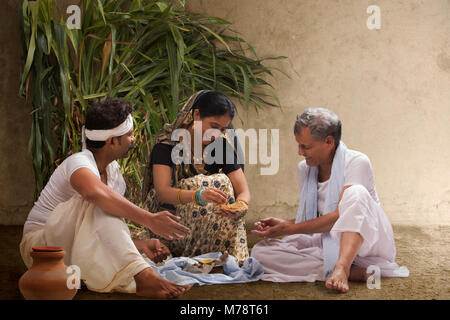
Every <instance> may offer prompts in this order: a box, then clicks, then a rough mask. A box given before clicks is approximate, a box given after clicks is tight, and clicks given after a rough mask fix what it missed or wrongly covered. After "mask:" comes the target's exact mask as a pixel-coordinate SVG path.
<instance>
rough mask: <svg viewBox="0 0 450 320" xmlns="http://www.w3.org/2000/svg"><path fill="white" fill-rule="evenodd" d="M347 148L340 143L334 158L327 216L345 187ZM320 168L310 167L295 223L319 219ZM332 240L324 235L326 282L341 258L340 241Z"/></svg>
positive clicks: (328, 192) (328, 193) (326, 201)
mask: <svg viewBox="0 0 450 320" xmlns="http://www.w3.org/2000/svg"><path fill="white" fill-rule="evenodd" d="M346 150H347V146H346V145H345V144H344V142H343V141H340V143H339V145H338V147H337V149H336V152H335V154H334V158H333V164H332V167H331V176H330V182H329V184H328V191H327V198H326V200H325V214H328V213H330V212H332V211H334V210H336V207H337V205H338V202H339V196H340V194H341V192H342V189H343V187H344V168H345V152H346ZM318 174H319V168H318V167H317V166H315V167H308V171H307V175H306V182H305V184H304V185H303V190H301V196H300V205H299V208H298V210H297V218H296V220H295V223H299V222H303V221H307V220H312V219H315V218H317V192H318V191H317V183H318V179H317V177H318ZM339 240H340V239H337V242H336V240H334V239H332V238H331V236H330V233H329V232H324V233H322V242H323V260H324V261H323V269H324V270H323V271H324V272H323V274H324V280H326V279H327V278H328V277H329V276H330V275H331V273H332V272H333V270H334V265H335V264H336V262H337V259H338V256H339V242H340V241H339Z"/></svg>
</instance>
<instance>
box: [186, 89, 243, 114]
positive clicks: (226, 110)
mask: <svg viewBox="0 0 450 320" xmlns="http://www.w3.org/2000/svg"><path fill="white" fill-rule="evenodd" d="M192 109H193V110H192V112H194V110H195V109H198V111H199V112H200V118H201V119H203V118H206V117H216V116H223V115H225V114H229V115H230V117H231V119H233V118H234V114H235V107H234V104H233V102H231V100H230V99H229V98H228V97H227V96H226V95H224V94H223V93H220V92H217V91H211V90H205V91H203V92H202V93H200V95H199V96H198V97H197V98H196V99H195V102H194V105H193V108H192Z"/></svg>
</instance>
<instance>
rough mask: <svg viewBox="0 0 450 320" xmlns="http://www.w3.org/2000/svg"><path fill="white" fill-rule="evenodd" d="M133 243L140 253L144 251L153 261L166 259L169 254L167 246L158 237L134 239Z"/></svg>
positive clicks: (158, 261)
mask: <svg viewBox="0 0 450 320" xmlns="http://www.w3.org/2000/svg"><path fill="white" fill-rule="evenodd" d="M134 244H135V246H136V248H137V249H138V250H139V252H140V253H145V255H146V256H147V257H148V258H149V259H150V260H152V261H153V262H155V263H160V262H162V261H164V260H166V259H167V257H168V256H169V255H170V251H169V248H167V247H166V246H165V245H164V244H162V243H161V241H159V240H158V239H145V240H134Z"/></svg>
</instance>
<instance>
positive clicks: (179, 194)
mask: <svg viewBox="0 0 450 320" xmlns="http://www.w3.org/2000/svg"><path fill="white" fill-rule="evenodd" d="M181 191H183V189H180V191H178V196H177V200H178V204H183V203H181Z"/></svg>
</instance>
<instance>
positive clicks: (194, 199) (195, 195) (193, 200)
mask: <svg viewBox="0 0 450 320" xmlns="http://www.w3.org/2000/svg"><path fill="white" fill-rule="evenodd" d="M197 193H198V190H197V191H195V192H194V193H193V194H192V202H193V203H194V204H195V205H197V206H198V205H199V203H198V202H197Z"/></svg>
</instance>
